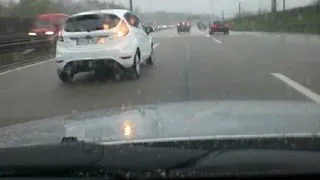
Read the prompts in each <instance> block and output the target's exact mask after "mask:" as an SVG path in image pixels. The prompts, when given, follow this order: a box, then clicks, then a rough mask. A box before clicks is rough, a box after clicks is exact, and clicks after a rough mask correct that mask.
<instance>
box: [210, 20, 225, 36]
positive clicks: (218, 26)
mask: <svg viewBox="0 0 320 180" xmlns="http://www.w3.org/2000/svg"><path fill="white" fill-rule="evenodd" d="M229 30H230V27H229V24H226V23H224V22H222V21H215V22H213V24H212V25H211V27H210V28H209V34H210V35H213V34H214V33H215V32H223V34H225V35H227V34H229Z"/></svg>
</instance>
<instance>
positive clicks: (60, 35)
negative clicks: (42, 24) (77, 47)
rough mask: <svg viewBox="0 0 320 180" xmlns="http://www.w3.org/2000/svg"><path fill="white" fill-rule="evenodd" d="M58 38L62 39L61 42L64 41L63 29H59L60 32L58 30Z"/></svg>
mask: <svg viewBox="0 0 320 180" xmlns="http://www.w3.org/2000/svg"><path fill="white" fill-rule="evenodd" d="M57 40H58V41H61V42H63V41H64V39H63V37H62V31H59V32H58V38H57Z"/></svg>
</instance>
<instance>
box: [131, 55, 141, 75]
mask: <svg viewBox="0 0 320 180" xmlns="http://www.w3.org/2000/svg"><path fill="white" fill-rule="evenodd" d="M140 73H141V67H140V55H139V53H138V52H137V53H136V54H135V56H134V61H133V65H132V67H131V68H130V69H129V78H130V79H139V78H140Z"/></svg>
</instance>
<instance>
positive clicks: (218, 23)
mask: <svg viewBox="0 0 320 180" xmlns="http://www.w3.org/2000/svg"><path fill="white" fill-rule="evenodd" d="M213 24H216V25H223V24H224V23H223V22H221V21H214V22H213Z"/></svg>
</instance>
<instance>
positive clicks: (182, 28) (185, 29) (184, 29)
mask: <svg viewBox="0 0 320 180" xmlns="http://www.w3.org/2000/svg"><path fill="white" fill-rule="evenodd" d="M177 29H178V31H190V27H178V28H177Z"/></svg>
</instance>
